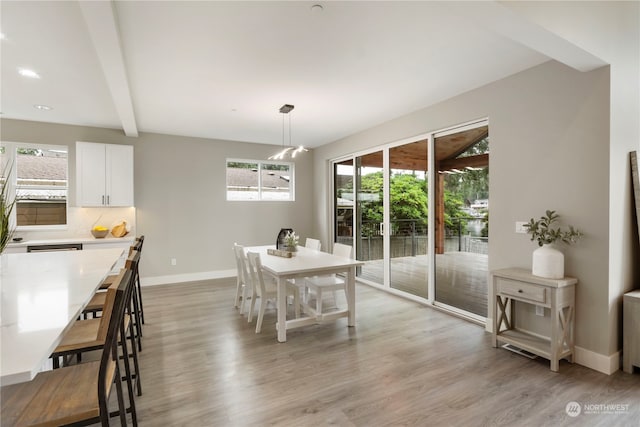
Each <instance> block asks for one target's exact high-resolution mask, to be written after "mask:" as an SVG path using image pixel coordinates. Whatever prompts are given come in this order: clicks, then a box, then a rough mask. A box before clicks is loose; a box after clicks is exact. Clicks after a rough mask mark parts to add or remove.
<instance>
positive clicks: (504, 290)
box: [491, 268, 578, 372]
mask: <svg viewBox="0 0 640 427" xmlns="http://www.w3.org/2000/svg"><path fill="white" fill-rule="evenodd" d="M491 283H492V286H493V294H494V295H495V299H494V302H493V305H494V311H493V312H494V318H493V346H494V347H498V344H499V343H506V344H511V345H514V346H516V347H519V348H521V349H523V350H527V351H528V352H530V353H533V354H536V355H538V356H540V357H544V358H545V359H549V360H550V361H551V370H552V371H554V372H557V371H558V367H559V364H560V359H565V358H566V359H567V360H569V362H573V354H574V324H575V321H574V319H575V285H576V284H577V283H578V280H577V279H575V278H572V277H565V278H563V279H545V278H543V277H538V276H534V275H532V274H531V273H530V272H529V271H527V270H524V269H518V268H508V269H503V270H495V271H492V272H491ZM520 303H524V304H532V305H537V306H541V307H545V308H548V309H549V310H550V318H549V323H550V324H549V331H548V332H549V336H548V337H543V336H539V335H537V334H532V333H529V332H527V331H522V330H519V329H517V328H516V327H515V323H516V318H515V306H516V304H520Z"/></svg>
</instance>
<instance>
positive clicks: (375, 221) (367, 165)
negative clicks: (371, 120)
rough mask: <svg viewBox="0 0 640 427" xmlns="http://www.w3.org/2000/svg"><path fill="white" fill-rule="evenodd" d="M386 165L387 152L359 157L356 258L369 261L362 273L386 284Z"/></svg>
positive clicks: (356, 176) (361, 270)
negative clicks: (384, 164) (384, 154)
mask: <svg viewBox="0 0 640 427" xmlns="http://www.w3.org/2000/svg"><path fill="white" fill-rule="evenodd" d="M384 180H385V178H384V168H383V152H382V151H376V152H373V153H369V154H366V155H363V156H358V157H356V158H355V189H356V203H355V221H354V222H355V229H356V234H355V235H356V236H357V238H358V240H357V241H356V248H355V249H356V259H358V260H360V261H365V265H364V266H363V267H362V268H361V269H360V271H359V274H358V276H359V277H362V278H364V279H366V280H369V281H371V282H373V283H376V284H379V285H383V284H384V283H385V274H386V273H385V268H384V254H385V250H384V244H385V242H384V233H385V227H384V210H385V209H384V207H385V204H384Z"/></svg>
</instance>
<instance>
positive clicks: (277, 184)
mask: <svg viewBox="0 0 640 427" xmlns="http://www.w3.org/2000/svg"><path fill="white" fill-rule="evenodd" d="M293 184H294V165H293V163H286V162H271V161H263V160H239V159H227V200H233V201H235V200H245V201H247V200H272V201H293V200H294V199H295V197H294V194H295V192H294V185H293Z"/></svg>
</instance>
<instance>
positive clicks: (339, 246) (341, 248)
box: [333, 243, 353, 258]
mask: <svg viewBox="0 0 640 427" xmlns="http://www.w3.org/2000/svg"><path fill="white" fill-rule="evenodd" d="M352 252H353V251H352V247H351V246H349V245H345V244H343V243H334V244H333V254H334V255H337V256H341V257H343V258H351V255H352Z"/></svg>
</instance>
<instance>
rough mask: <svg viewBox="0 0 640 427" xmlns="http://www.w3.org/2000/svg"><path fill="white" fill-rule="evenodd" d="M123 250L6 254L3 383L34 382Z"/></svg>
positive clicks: (0, 354) (0, 310)
mask: <svg viewBox="0 0 640 427" xmlns="http://www.w3.org/2000/svg"><path fill="white" fill-rule="evenodd" d="M123 253H124V250H123V249H122V248H120V249H95V250H84V251H82V250H81V251H62V252H39V253H18V254H3V255H2V257H0V258H1V260H0V262H1V270H0V295H1V304H0V385H3V386H4V385H9V384H15V383H19V382H25V381H30V380H32V379H33V378H34V377H35V376H36V374H37V373H38V372H40V371H42V370H43V369H46V367H47V366H49V365H50V363H49V360H48V358H49V356H50V355H51V352H52V351H53V350H54V349H55V348H56V346H57V345H58V344H59V343H60V340H61V339H62V337H63V336H64V334H65V332H66V331H67V330H68V328H70V327H71V325H72V324H73V322H74V321H75V320H76V318H77V317H78V316H79V315H80V314H81V312H82V309H83V308H84V307H85V306H86V305H87V303H88V302H89V300H90V299H91V297H92V295H93V294H94V292H95V291H96V289H98V287H99V286H100V283H101V282H102V281H103V280H104V278H105V277H106V276H107V275H108V274H109V273H110V271H111V270H112V268H113V267H114V266H115V265H116V263H118V261H119V260H120V259H121V257H122V254H123Z"/></svg>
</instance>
